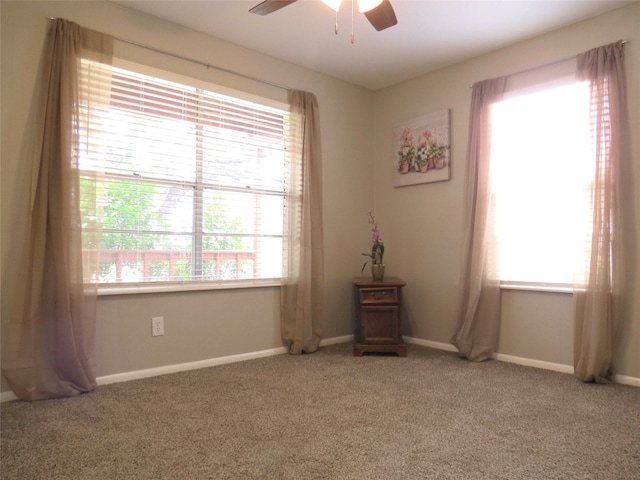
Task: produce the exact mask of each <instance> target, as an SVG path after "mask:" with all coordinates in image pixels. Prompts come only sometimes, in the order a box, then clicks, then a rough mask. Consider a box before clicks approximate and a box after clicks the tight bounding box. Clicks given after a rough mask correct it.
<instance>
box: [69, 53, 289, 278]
mask: <svg viewBox="0 0 640 480" xmlns="http://www.w3.org/2000/svg"><path fill="white" fill-rule="evenodd" d="M84 67H85V68H84V74H85V75H96V72H97V71H98V69H99V67H98V66H97V65H93V64H90V63H87V64H85V65H84ZM264 103H267V102H266V101H265V102H264ZM81 113H82V114H83V115H84V117H85V118H86V119H87V120H86V121H85V122H84V123H83V125H84V128H85V130H86V132H87V133H88V137H89V140H88V142H87V144H86V145H82V146H81V153H80V169H81V172H85V173H87V172H89V171H91V170H94V171H99V172H103V174H102V175H101V177H100V180H97V181H91V180H89V178H90V177H89V176H85V177H83V178H82V180H81V190H82V189H93V188H96V189H97V191H98V197H99V199H100V203H101V206H102V224H101V228H102V235H101V238H102V242H101V248H100V272H99V282H100V283H102V284H131V283H141V282H185V281H187V282H188V281H224V282H228V281H234V280H245V281H246V280H248V279H251V280H255V279H272V278H278V277H280V276H281V270H282V267H281V258H282V239H283V235H284V227H283V208H284V206H285V201H286V192H287V185H286V180H285V179H286V178H288V177H287V170H288V168H287V162H288V156H287V148H286V142H287V122H288V113H287V110H286V107H285V106H273V105H267V104H262V103H260V102H256V101H248V100H245V99H241V98H234V97H233V96H230V95H227V94H222V93H219V92H217V91H215V87H212V86H211V85H199V84H198V82H197V81H195V80H194V81H192V82H182V81H181V82H180V83H178V82H176V81H173V79H172V80H167V79H165V78H161V77H160V76H156V75H153V76H151V75H147V74H143V73H138V72H134V71H130V70H125V69H122V68H115V67H114V68H113V70H112V73H111V95H110V99H109V102H108V106H106V107H104V108H99V107H96V106H89V105H83V106H82V111H81ZM92 220H93V219H92V218H90V217H89V215H86V216H85V218H84V222H85V228H86V229H91V228H92V226H93V225H94V224H95V221H94V222H93V223H92ZM85 253H86V254H90V253H91V246H90V245H86V246H85Z"/></svg>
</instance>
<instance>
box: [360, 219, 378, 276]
mask: <svg viewBox="0 0 640 480" xmlns="http://www.w3.org/2000/svg"><path fill="white" fill-rule="evenodd" d="M368 216H369V225H371V243H372V245H371V253H363V254H362V255H364V256H365V257H369V259H370V260H367V261H366V262H364V264H363V265H362V270H360V271H361V272H363V271H364V267H366V266H367V263H372V264H374V265H381V264H382V258H383V257H384V243H382V238H380V231H379V230H378V223H377V222H376V218H375V217H374V215H373V213H372V212H369V213H368Z"/></svg>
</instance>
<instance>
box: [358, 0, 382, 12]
mask: <svg viewBox="0 0 640 480" xmlns="http://www.w3.org/2000/svg"><path fill="white" fill-rule="evenodd" d="M381 3H382V0H358V10H359V11H360V13H365V12H368V11H369V10H373V9H374V8H376V7H377V6H378V5H380V4H381Z"/></svg>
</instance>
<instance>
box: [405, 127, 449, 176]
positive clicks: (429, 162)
mask: <svg viewBox="0 0 640 480" xmlns="http://www.w3.org/2000/svg"><path fill="white" fill-rule="evenodd" d="M400 140H401V142H402V143H401V145H400V150H399V151H398V171H399V172H400V173H408V172H409V171H410V170H414V171H416V172H421V173H424V172H426V171H427V170H430V169H432V168H444V158H445V156H446V154H447V150H449V145H444V144H441V143H437V142H434V141H433V140H432V135H431V132H430V131H429V130H425V131H424V132H423V133H422V134H420V136H419V137H418V143H417V145H416V144H414V142H413V134H412V133H411V130H410V129H409V128H405V129H404V131H403V132H402V134H401V135H400Z"/></svg>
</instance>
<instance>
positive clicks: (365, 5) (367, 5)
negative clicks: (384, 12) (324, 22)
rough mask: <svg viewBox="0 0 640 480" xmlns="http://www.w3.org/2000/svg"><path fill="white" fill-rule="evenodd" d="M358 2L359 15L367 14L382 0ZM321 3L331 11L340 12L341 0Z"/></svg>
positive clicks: (327, 0)
mask: <svg viewBox="0 0 640 480" xmlns="http://www.w3.org/2000/svg"><path fill="white" fill-rule="evenodd" d="M357 1H358V11H359V12H360V13H365V12H368V11H369V10H373V9H374V8H376V7H377V6H378V5H380V4H381V3H382V0H357ZM322 3H324V4H325V5H327V6H328V7H329V8H330V9H331V10H333V11H334V12H337V11H338V10H340V5H341V4H342V0H322Z"/></svg>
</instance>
